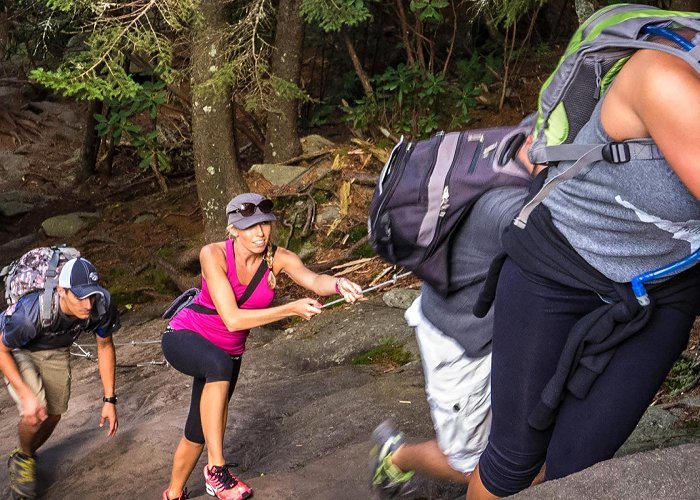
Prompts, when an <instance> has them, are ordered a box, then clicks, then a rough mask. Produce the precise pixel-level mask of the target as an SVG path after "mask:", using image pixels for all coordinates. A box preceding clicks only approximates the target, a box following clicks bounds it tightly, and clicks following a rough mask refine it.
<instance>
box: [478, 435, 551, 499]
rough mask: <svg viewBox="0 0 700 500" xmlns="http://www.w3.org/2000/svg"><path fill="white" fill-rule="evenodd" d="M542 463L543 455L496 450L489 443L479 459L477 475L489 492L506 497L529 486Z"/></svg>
mask: <svg viewBox="0 0 700 500" xmlns="http://www.w3.org/2000/svg"><path fill="white" fill-rule="evenodd" d="M543 464H544V457H539V456H532V455H519V454H517V453H513V452H498V451H496V450H494V449H493V448H491V446H490V445H489V446H488V447H487V448H486V450H485V451H484V453H483V455H482V456H481V460H480V461H479V475H480V477H481V481H482V483H483V484H484V486H485V487H486V489H487V490H488V491H489V492H491V493H492V494H494V495H496V496H498V497H507V496H510V495H513V494H515V493H518V492H519V491H522V490H524V489H526V488H527V487H529V486H530V485H531V484H532V482H533V480H534V479H535V478H536V477H537V474H538V473H539V472H540V469H541V468H542V465H543Z"/></svg>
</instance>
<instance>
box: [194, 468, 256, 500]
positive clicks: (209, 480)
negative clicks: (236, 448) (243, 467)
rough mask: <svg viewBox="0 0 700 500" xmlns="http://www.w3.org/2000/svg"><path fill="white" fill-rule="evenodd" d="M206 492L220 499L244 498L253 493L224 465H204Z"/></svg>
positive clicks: (233, 499)
mask: <svg viewBox="0 0 700 500" xmlns="http://www.w3.org/2000/svg"><path fill="white" fill-rule="evenodd" d="M204 483H205V484H206V487H207V493H208V494H209V495H211V496H213V497H216V498H219V499H222V500H244V499H245V498H248V497H249V496H251V495H252V494H253V490H251V489H250V488H249V487H248V486H247V485H246V484H245V483H244V482H243V481H241V480H240V479H238V478H237V477H236V476H234V475H233V474H231V471H229V470H228V467H227V466H226V465H213V466H212V467H211V468H209V466H208V465H205V466H204Z"/></svg>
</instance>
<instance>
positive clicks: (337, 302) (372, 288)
mask: <svg viewBox="0 0 700 500" xmlns="http://www.w3.org/2000/svg"><path fill="white" fill-rule="evenodd" d="M409 274H412V273H411V271H407V272H405V273H402V274H395V275H394V276H392V277H391V279H390V280H388V281H385V282H384V283H379V284H378V285H374V286H371V287H369V288H365V289H364V290H362V293H363V294H365V293H368V292H372V291H374V290H377V289H378V288H382V287H385V286H387V285H395V284H396V282H397V281H399V280H400V279H401V278H405V277H406V276H408V275H409ZM341 302H345V299H336V300H332V301H330V302H327V303H325V304H323V305H322V306H321V309H324V308H326V307H328V306H334V305H335V304H340V303H341Z"/></svg>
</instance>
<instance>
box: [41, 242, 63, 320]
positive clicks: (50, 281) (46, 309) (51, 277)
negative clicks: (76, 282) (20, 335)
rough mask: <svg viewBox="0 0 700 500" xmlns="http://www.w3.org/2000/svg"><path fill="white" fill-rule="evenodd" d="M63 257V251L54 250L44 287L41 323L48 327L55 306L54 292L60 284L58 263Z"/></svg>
mask: <svg viewBox="0 0 700 500" xmlns="http://www.w3.org/2000/svg"><path fill="white" fill-rule="evenodd" d="M60 256H61V251H60V250H59V249H58V248H54V249H53V253H52V254H51V260H49V267H48V269H46V283H45V285H44V291H43V292H42V293H43V300H42V301H41V323H42V324H44V325H46V324H47V323H49V322H50V321H51V308H52V306H53V300H52V299H53V292H54V290H55V289H56V285H57V284H58V273H57V272H56V269H57V268H58V261H59V258H60Z"/></svg>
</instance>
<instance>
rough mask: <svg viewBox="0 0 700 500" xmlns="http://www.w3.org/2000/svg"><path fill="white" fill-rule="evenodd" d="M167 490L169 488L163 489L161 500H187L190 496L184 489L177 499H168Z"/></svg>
mask: <svg viewBox="0 0 700 500" xmlns="http://www.w3.org/2000/svg"><path fill="white" fill-rule="evenodd" d="M168 489H169V488H165V489H164V490H163V498H162V499H161V500H187V499H188V498H190V494H189V492H188V491H187V488H185V489H184V490H182V493H180V496H179V497H177V498H170V497H169V496H168Z"/></svg>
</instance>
